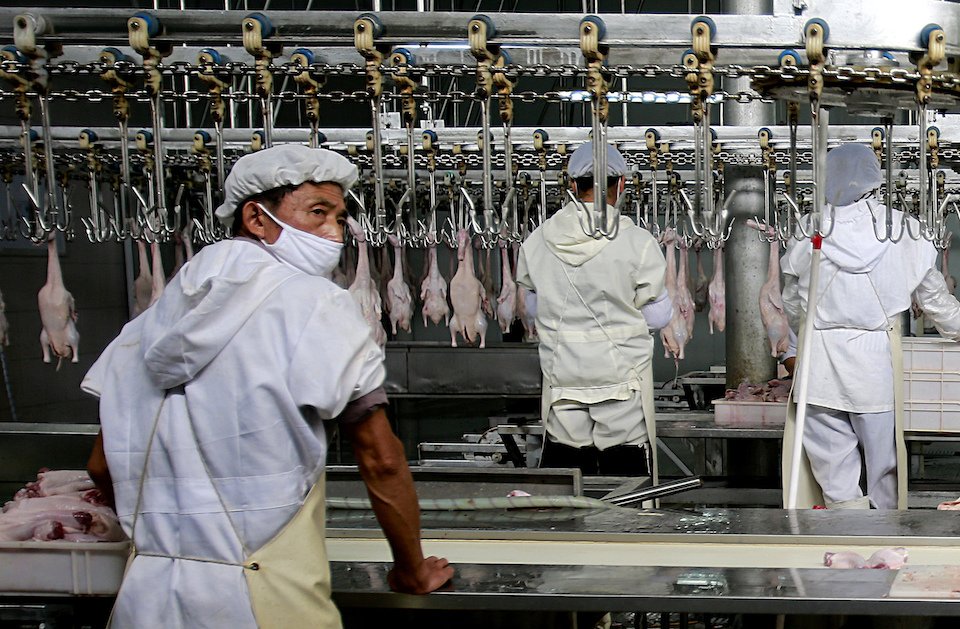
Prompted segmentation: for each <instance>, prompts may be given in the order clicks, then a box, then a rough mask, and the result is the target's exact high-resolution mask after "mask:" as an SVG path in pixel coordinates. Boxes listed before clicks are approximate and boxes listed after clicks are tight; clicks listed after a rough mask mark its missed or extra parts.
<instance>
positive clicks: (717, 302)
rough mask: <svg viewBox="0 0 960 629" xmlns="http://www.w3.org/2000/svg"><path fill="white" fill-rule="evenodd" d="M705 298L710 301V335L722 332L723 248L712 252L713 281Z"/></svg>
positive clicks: (724, 320) (724, 314) (724, 321)
mask: <svg viewBox="0 0 960 629" xmlns="http://www.w3.org/2000/svg"><path fill="white" fill-rule="evenodd" d="M707 296H708V297H709V301H710V314H709V316H708V317H707V318H708V320H709V321H710V334H713V329H714V328H716V329H717V331H718V332H723V331H724V330H725V329H726V327H727V302H726V299H727V287H726V284H724V282H723V247H717V248H716V249H714V250H713V279H711V280H710V285H709V286H708V287H707Z"/></svg>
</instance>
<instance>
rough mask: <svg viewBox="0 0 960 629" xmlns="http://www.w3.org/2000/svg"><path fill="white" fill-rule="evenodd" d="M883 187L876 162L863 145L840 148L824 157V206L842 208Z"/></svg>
mask: <svg viewBox="0 0 960 629" xmlns="http://www.w3.org/2000/svg"><path fill="white" fill-rule="evenodd" d="M882 184H883V173H882V172H880V160H878V159H877V154H876V153H874V152H873V149H871V148H870V147H868V146H866V145H864V144H843V145H841V146H838V147H837V148H835V149H833V150H832V151H830V152H829V153H827V185H826V191H825V192H824V196H825V197H826V200H827V203H829V204H830V205H832V206H834V207H842V206H844V205H850V204H851V203H855V202H856V201H857V200H858V199H859V198H860V197H862V196H863V195H865V194H867V193H868V192H872V191H873V190H876V189H877V188H879V187H880V186H881V185H882Z"/></svg>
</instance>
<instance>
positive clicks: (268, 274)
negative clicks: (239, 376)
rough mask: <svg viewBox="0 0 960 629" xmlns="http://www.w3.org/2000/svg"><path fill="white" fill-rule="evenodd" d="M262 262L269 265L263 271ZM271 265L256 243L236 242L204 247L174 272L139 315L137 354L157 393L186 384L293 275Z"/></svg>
mask: <svg viewBox="0 0 960 629" xmlns="http://www.w3.org/2000/svg"><path fill="white" fill-rule="evenodd" d="M265 261H271V264H269V265H267V267H268V268H267V270H266V271H265V269H264V262H265ZM272 261H273V257H272V256H271V255H270V254H269V253H268V252H267V251H265V250H264V248H263V247H262V246H260V244H259V243H257V242H254V241H252V240H248V239H244V238H238V239H234V240H229V241H224V242H221V243H218V244H216V245H213V246H209V247H204V248H203V250H201V251H200V253H198V254H197V255H196V257H194V258H193V260H191V261H190V262H188V263H187V264H185V265H184V266H183V268H181V269H180V272H179V273H177V275H176V277H175V278H174V279H173V281H172V282H171V286H170V287H168V289H167V290H165V291H164V292H163V296H162V297H161V298H160V300H159V301H158V302H157V303H156V304H155V305H154V306H153V307H152V308H150V309H149V310H147V311H146V312H144V313H143V314H142V315H141V318H142V319H143V324H142V326H143V327H142V331H141V339H140V348H141V351H142V352H143V359H144V364H145V365H146V368H147V371H148V372H149V373H150V376H151V378H152V379H153V380H154V382H155V384H156V385H157V386H158V387H160V388H161V389H170V388H173V387H176V386H179V385H182V384H184V383H186V382H188V381H190V380H192V379H193V378H194V377H195V376H196V375H197V374H198V373H199V372H200V371H201V370H202V369H203V368H204V367H206V366H207V365H208V364H210V362H211V361H212V360H213V359H214V358H216V356H217V355H218V354H219V353H220V352H221V351H222V350H223V348H224V346H225V345H226V344H227V343H228V342H229V341H230V339H232V338H233V336H234V335H235V334H236V333H237V332H238V331H239V330H240V328H241V327H243V325H244V324H245V323H246V322H247V320H248V319H249V318H250V316H251V315H252V314H253V313H254V312H256V311H257V309H258V308H259V307H260V305H261V304H262V303H263V302H264V301H265V300H266V299H268V298H269V297H270V295H271V294H272V293H273V291H274V290H275V289H276V288H277V287H278V286H279V285H280V284H281V283H282V282H283V281H284V280H285V279H288V278H290V277H292V276H293V275H294V274H295V272H294V271H293V270H291V269H289V268H287V267H285V266H281V265H277V264H275V263H272ZM177 283H179V286H177V285H176V284H177Z"/></svg>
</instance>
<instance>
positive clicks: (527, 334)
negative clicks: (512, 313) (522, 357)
mask: <svg viewBox="0 0 960 629" xmlns="http://www.w3.org/2000/svg"><path fill="white" fill-rule="evenodd" d="M519 255H520V243H513V266H514V268H516V266H517V257H518V256H519ZM528 295H530V291H528V290H527V289H526V288H524V287H523V286H520V285H519V284H517V318H518V319H520V323H521V324H523V340H524V341H527V342H531V341H536V340H538V337H537V318H536V317H535V316H534V315H533V313H531V312H530V311H528V310H527V296H528Z"/></svg>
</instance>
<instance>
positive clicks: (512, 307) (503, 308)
mask: <svg viewBox="0 0 960 629" xmlns="http://www.w3.org/2000/svg"><path fill="white" fill-rule="evenodd" d="M500 276H501V280H500V296H499V297H497V322H499V323H500V331H501V332H503V333H507V332H509V331H510V326H511V325H513V320H514V319H516V318H517V283H516V282H515V281H514V280H513V273H511V271H510V255H509V254H508V253H507V243H506V242H503V241H501V243H500Z"/></svg>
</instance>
